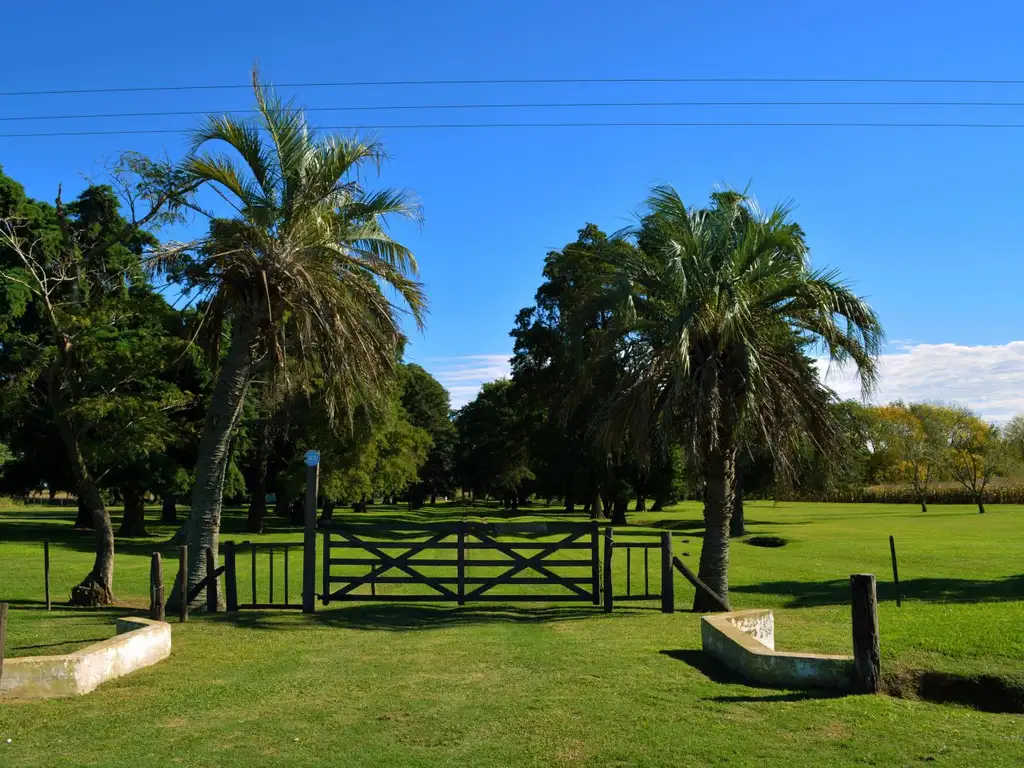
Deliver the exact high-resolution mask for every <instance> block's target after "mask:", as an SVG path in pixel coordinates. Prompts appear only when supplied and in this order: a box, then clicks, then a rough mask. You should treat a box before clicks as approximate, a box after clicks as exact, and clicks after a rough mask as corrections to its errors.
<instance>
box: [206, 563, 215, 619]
mask: <svg viewBox="0 0 1024 768" xmlns="http://www.w3.org/2000/svg"><path fill="white" fill-rule="evenodd" d="M206 610H207V612H209V613H216V612H217V558H215V557H214V556H213V547H207V548H206Z"/></svg>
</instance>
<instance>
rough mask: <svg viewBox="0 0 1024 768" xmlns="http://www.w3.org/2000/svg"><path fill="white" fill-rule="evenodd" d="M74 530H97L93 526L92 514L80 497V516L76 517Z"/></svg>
mask: <svg viewBox="0 0 1024 768" xmlns="http://www.w3.org/2000/svg"><path fill="white" fill-rule="evenodd" d="M74 528H75V530H76V531H92V530H95V528H96V526H94V525H93V524H92V512H91V511H90V510H89V508H88V507H87V506H86V505H85V502H84V501H83V500H82V497H81V496H79V497H78V514H77V515H75V526H74Z"/></svg>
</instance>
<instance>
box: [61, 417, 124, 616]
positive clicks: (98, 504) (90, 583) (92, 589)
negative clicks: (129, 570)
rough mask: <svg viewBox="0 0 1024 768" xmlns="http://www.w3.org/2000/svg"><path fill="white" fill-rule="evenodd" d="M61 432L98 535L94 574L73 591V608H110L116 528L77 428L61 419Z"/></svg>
mask: <svg viewBox="0 0 1024 768" xmlns="http://www.w3.org/2000/svg"><path fill="white" fill-rule="evenodd" d="M55 421H56V422H57V429H58V430H59V431H60V435H61V438H62V439H63V441H64V447H65V449H66V450H67V453H68V460H69V461H70V463H71V473H72V475H73V476H74V478H75V485H76V486H77V487H78V499H79V504H81V505H82V507H83V508H84V509H85V510H86V511H87V512H88V513H89V516H90V518H91V519H92V527H93V529H94V530H95V531H96V558H95V560H93V564H92V570H91V571H89V574H88V575H87V576H86V577H85V578H84V579H82V582H81V583H80V584H78V586H76V587H74V588H72V590H71V604H72V605H88V606H99V605H110V604H111V603H113V602H114V527H113V526H112V525H111V524H110V515H108V514H107V509H106V507H105V506H103V497H102V496H101V495H100V489H99V487H98V486H97V485H96V481H95V480H93V477H92V475H91V474H90V473H89V468H88V466H86V463H85V456H84V455H83V454H82V446H81V444H80V443H79V442H78V435H77V433H76V432H75V429H74V427H73V426H72V425H71V423H70V422H68V421H67V420H66V419H64V418H57V419H56V420H55Z"/></svg>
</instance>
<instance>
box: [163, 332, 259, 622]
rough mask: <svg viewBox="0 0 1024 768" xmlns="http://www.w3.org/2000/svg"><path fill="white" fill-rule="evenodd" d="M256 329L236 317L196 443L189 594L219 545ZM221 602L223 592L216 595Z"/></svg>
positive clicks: (175, 593) (176, 593) (175, 596)
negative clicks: (226, 486) (231, 454)
mask: <svg viewBox="0 0 1024 768" xmlns="http://www.w3.org/2000/svg"><path fill="white" fill-rule="evenodd" d="M254 340H255V330H254V326H253V324H252V323H250V322H247V321H246V319H245V318H237V319H236V320H235V325H234V327H233V330H232V333H231V345H230V347H229V348H228V352H227V355H225V357H224V360H223V361H222V363H221V369H220V373H219V375H218V376H217V383H216V385H215V386H214V389H213V398H212V399H211V401H210V408H209V410H208V411H207V412H206V419H205V421H204V422H203V434H202V437H201V438H200V441H199V460H198V461H197V462H196V481H195V485H194V486H193V487H192V508H191V510H190V512H189V516H188V520H187V521H186V523H185V526H184V528H185V543H186V544H187V545H188V584H187V588H188V592H189V593H191V592H192V591H193V590H194V589H195V588H196V586H197V585H198V584H199V583H200V582H201V581H202V580H203V579H205V578H206V549H207V547H209V548H210V549H212V550H213V555H214V558H216V557H217V547H218V544H219V542H220V512H221V505H222V504H223V502H224V476H225V474H226V472H227V468H228V458H229V451H230V448H231V434H232V432H234V429H235V425H236V424H237V423H238V417H239V414H240V413H241V412H242V404H243V403H244V402H245V393H246V390H247V389H248V388H249V378H250V373H251V368H252V344H253V341H254ZM181 576H182V574H181V573H179V574H178V575H177V577H176V578H175V585H174V588H173V589H172V591H171V596H172V597H171V600H170V601H168V602H169V605H168V610H174V609H176V608H177V603H178V601H179V600H180V595H181V584H180V580H181ZM218 594H219V595H220V599H221V600H223V590H220V591H219V592H218ZM205 605H206V601H205V600H204V599H201V598H197V599H196V600H194V601H193V607H194V608H197V609H198V608H202V607H204V606H205Z"/></svg>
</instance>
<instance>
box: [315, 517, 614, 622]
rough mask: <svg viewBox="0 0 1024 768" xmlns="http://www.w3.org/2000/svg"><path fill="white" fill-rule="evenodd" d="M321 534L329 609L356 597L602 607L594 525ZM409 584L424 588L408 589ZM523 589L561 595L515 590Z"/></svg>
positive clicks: (452, 526)
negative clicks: (396, 589) (545, 589)
mask: <svg viewBox="0 0 1024 768" xmlns="http://www.w3.org/2000/svg"><path fill="white" fill-rule="evenodd" d="M321 532H322V533H323V592H322V594H321V596H320V597H321V599H322V601H323V603H324V604H325V605H326V604H328V603H332V602H344V601H357V600H374V601H380V600H390V601H400V602H408V601H429V602H453V603H458V604H459V605H465V604H466V603H468V602H483V601H490V602H524V601H531V602H555V601H561V602H587V603H592V604H593V605H600V603H601V563H600V538H601V535H600V532H599V530H598V526H597V524H596V523H590V524H587V523H509V524H505V523H490V524H487V523H465V522H464V523H445V524H433V525H431V524H426V525H419V526H416V527H413V528H401V527H390V528H385V527H376V526H362V525H347V526H343V527H342V526H334V527H328V528H321ZM484 571H486V573H485V572H484ZM392 584H393V585H403V586H402V587H401V588H400V589H401V591H400V592H390V591H388V592H384V591H383V590H380V589H378V587H379V586H381V585H392ZM404 585H412V586H414V587H420V589H417V590H415V591H407V590H408V589H409V587H408V586H404ZM509 585H511V586H512V587H513V589H512V591H507V589H506V587H507V586H509ZM525 585H530V586H531V588H532V589H536V588H537V587H540V586H546V587H552V588H554V589H555V592H554V593H552V594H542V593H540V592H537V591H529V592H526V591H523V590H521V589H517V587H519V586H525ZM499 587H501V588H502V589H497V588H499ZM361 588H363V589H361Z"/></svg>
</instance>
